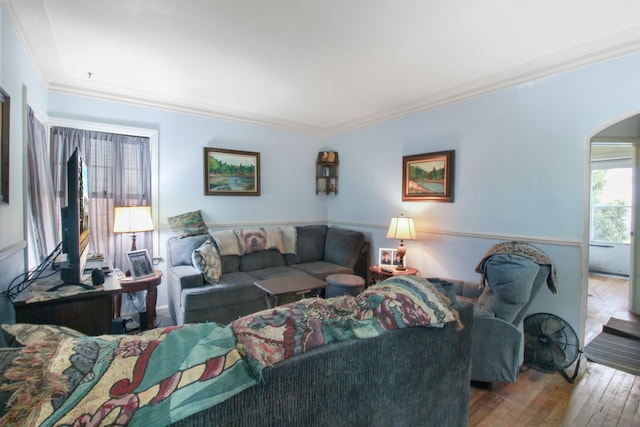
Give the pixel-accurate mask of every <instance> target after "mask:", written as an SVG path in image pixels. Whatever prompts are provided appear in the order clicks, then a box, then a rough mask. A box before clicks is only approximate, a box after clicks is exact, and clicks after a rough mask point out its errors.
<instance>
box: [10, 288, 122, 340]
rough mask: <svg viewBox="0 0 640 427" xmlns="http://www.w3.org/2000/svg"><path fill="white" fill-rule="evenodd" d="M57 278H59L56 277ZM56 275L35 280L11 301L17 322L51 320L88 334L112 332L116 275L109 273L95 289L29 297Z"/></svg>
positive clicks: (54, 323) (46, 322) (40, 323)
mask: <svg viewBox="0 0 640 427" xmlns="http://www.w3.org/2000/svg"><path fill="white" fill-rule="evenodd" d="M58 282H59V281H58ZM51 283H54V284H55V279H54V280H51V278H49V279H48V280H47V281H46V282H45V284H42V283H40V284H39V283H38V281H35V282H34V283H33V284H32V285H31V286H30V287H29V288H27V289H25V290H24V291H23V292H22V293H21V294H20V295H18V297H17V298H16V300H15V301H14V302H13V307H14V309H15V313H16V323H33V324H39V325H43V324H52V325H60V326H66V327H68V328H71V329H75V330H76V331H79V332H82V333H84V334H87V335H102V334H110V333H111V321H112V319H113V313H114V301H113V300H114V298H113V297H114V296H115V295H117V294H118V293H119V292H120V284H119V282H118V279H116V278H115V277H113V275H109V276H107V277H105V283H104V285H101V286H99V287H96V289H95V290H91V291H86V290H83V289H81V288H78V289H79V291H78V292H77V293H74V294H72V295H65V296H61V297H59V298H54V299H46V300H40V301H33V302H27V301H31V298H32V297H33V295H32V296H31V297H30V296H29V294H30V292H46V289H48V287H49V286H50V284H51Z"/></svg>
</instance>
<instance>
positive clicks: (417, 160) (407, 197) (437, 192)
mask: <svg viewBox="0 0 640 427" xmlns="http://www.w3.org/2000/svg"><path fill="white" fill-rule="evenodd" d="M454 157H455V151H454V150H448V151H439V152H435V153H427V154H416V155H412V156H404V157H403V158H402V201H403V202H411V201H434V202H449V203H452V202H453V167H454Z"/></svg>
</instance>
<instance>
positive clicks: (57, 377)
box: [0, 323, 258, 426]
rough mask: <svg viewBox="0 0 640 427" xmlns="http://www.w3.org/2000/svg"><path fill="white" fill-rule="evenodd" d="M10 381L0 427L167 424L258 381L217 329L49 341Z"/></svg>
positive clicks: (22, 361) (23, 360)
mask: <svg viewBox="0 0 640 427" xmlns="http://www.w3.org/2000/svg"><path fill="white" fill-rule="evenodd" d="M5 376H7V377H8V378H9V379H11V378H12V377H13V378H15V379H19V380H20V381H19V382H17V383H15V384H13V385H14V387H15V388H16V391H15V392H14V394H13V402H10V404H11V408H12V409H11V410H10V411H9V412H8V413H7V414H5V416H4V417H3V419H1V420H0V425H33V426H71V425H86V426H107V425H108V426H114V425H117V426H124V425H132V426H143V425H145V426H161V425H166V424H169V423H171V422H174V421H177V420H180V419H182V418H185V417H186V416H188V415H191V414H193V413H196V412H199V411H201V410H204V409H206V408H208V407H210V406H212V405H215V404H216V403H219V402H221V401H223V400H225V399H227V398H229V397H230V396H232V395H234V394H236V393H238V392H240V391H242V390H244V389H245V388H247V387H250V386H252V385H254V384H256V383H257V379H258V377H257V376H256V374H255V373H254V372H253V371H252V370H251V369H250V368H249V367H248V365H247V364H246V362H245V361H244V360H243V359H242V357H241V355H240V353H239V352H238V350H237V348H236V341H235V338H234V336H233V332H232V331H231V329H230V328H229V327H225V328H223V327H220V326H217V325H216V324H212V323H209V324H198V325H189V326H185V327H172V328H164V329H154V330H151V331H148V332H145V333H142V334H139V335H117V336H116V335H113V336H109V335H103V336H101V337H83V338H64V339H62V340H60V341H59V342H55V341H54V342H49V343H46V342H45V343H43V344H41V345H38V346H33V347H27V348H26V349H25V351H23V355H22V356H21V357H20V358H18V359H16V360H15V361H14V365H13V370H12V371H8V372H7V373H5Z"/></svg>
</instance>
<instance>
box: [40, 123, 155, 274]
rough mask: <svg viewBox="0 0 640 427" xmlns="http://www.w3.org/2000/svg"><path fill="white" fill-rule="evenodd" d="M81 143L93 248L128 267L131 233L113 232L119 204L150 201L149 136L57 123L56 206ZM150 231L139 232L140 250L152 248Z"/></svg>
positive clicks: (61, 200) (53, 136) (53, 138)
mask: <svg viewBox="0 0 640 427" xmlns="http://www.w3.org/2000/svg"><path fill="white" fill-rule="evenodd" d="M76 147H77V148H78V150H79V152H80V155H81V157H82V158H83V160H84V162H85V165H86V167H87V173H88V178H89V229H90V233H89V234H90V240H89V249H90V251H91V252H93V253H102V254H104V255H105V256H108V257H109V258H111V259H112V260H113V263H114V266H115V267H118V268H120V269H122V270H128V269H129V266H128V264H127V260H126V257H125V253H126V252H127V251H129V250H130V249H131V236H130V235H129V234H116V233H113V219H114V218H113V217H114V208H115V207H116V206H134V205H135V206H150V205H151V154H150V144H149V138H146V137H139V136H129V135H120V134H112V133H106V132H96V131H89V130H83V129H72V128H64V127H53V128H52V129H51V168H52V170H53V176H54V189H55V191H56V199H57V203H58V205H59V206H60V207H61V206H65V204H66V182H67V179H66V173H67V172H66V164H67V159H68V158H69V156H70V155H71V154H72V153H73V150H74V149H75V148H76ZM152 238H153V235H152V233H151V232H146V233H138V234H137V240H136V245H137V247H138V249H151V248H152V244H153V241H152Z"/></svg>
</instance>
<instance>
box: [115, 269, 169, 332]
mask: <svg viewBox="0 0 640 427" xmlns="http://www.w3.org/2000/svg"><path fill="white" fill-rule="evenodd" d="M161 282H162V271H160V270H155V271H154V275H153V276H149V277H144V278H142V279H138V280H133V279H130V278H123V279H120V288H121V290H120V292H119V293H118V294H117V295H116V296H115V307H114V318H115V319H119V318H120V308H121V306H122V294H123V293H129V292H138V291H147V300H146V306H147V322H148V324H149V329H153V328H154V327H155V321H156V301H157V300H158V286H159V285H160V283H161Z"/></svg>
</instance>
